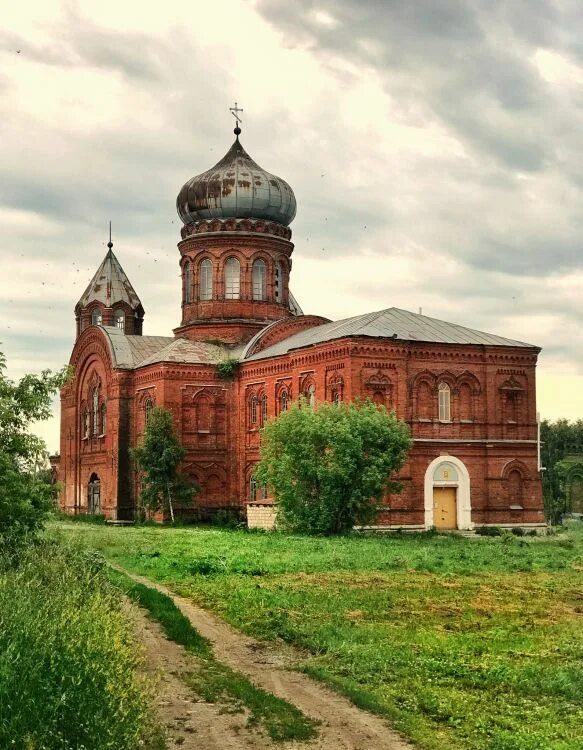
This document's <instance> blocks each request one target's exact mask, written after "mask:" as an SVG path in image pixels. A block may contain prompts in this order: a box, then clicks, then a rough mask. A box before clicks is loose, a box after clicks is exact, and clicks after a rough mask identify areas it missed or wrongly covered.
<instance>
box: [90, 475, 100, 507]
mask: <svg viewBox="0 0 583 750" xmlns="http://www.w3.org/2000/svg"><path fill="white" fill-rule="evenodd" d="M87 513H90V514H91V515H96V514H97V513H101V482H100V481H99V477H98V476H97V474H95V473H93V474H92V475H91V476H90V477H89V484H88V485H87Z"/></svg>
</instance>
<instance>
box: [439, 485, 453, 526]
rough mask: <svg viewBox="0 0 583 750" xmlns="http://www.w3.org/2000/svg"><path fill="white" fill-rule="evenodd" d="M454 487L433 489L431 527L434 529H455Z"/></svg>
mask: <svg viewBox="0 0 583 750" xmlns="http://www.w3.org/2000/svg"><path fill="white" fill-rule="evenodd" d="M456 492H457V490H456V488H455V487H434V488H433V525H434V526H435V528H436V529H457V503H456Z"/></svg>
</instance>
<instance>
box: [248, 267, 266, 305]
mask: <svg viewBox="0 0 583 750" xmlns="http://www.w3.org/2000/svg"><path fill="white" fill-rule="evenodd" d="M251 278H252V282H253V300H254V301H255V302H263V301H264V300H266V299H267V264H266V263H265V261H264V260H262V259H261V258H259V259H258V260H256V261H255V262H254V263H253V268H252V270H251Z"/></svg>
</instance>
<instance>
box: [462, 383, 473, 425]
mask: <svg viewBox="0 0 583 750" xmlns="http://www.w3.org/2000/svg"><path fill="white" fill-rule="evenodd" d="M459 404H460V419H461V420H462V421H464V422H470V421H471V420H472V418H473V409H472V389H471V388H470V386H469V385H468V383H462V384H461V385H460V392H459Z"/></svg>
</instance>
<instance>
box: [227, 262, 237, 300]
mask: <svg viewBox="0 0 583 750" xmlns="http://www.w3.org/2000/svg"><path fill="white" fill-rule="evenodd" d="M240 293H241V265H240V263H239V261H238V260H237V258H229V259H228V260H227V262H226V263H225V299H239V296H240Z"/></svg>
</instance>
